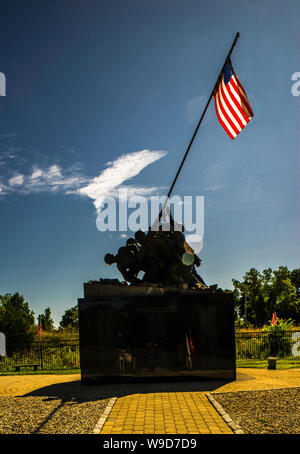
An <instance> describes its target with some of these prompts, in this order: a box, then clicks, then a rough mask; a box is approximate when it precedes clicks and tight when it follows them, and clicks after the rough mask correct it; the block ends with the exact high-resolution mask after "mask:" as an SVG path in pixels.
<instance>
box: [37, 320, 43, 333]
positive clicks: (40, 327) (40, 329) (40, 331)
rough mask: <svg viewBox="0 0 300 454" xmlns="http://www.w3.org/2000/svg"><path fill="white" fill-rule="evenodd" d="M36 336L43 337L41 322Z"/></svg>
mask: <svg viewBox="0 0 300 454" xmlns="http://www.w3.org/2000/svg"><path fill="white" fill-rule="evenodd" d="M37 333H38V336H42V335H43V327H42V324H41V322H40V323H39V329H38V332H37Z"/></svg>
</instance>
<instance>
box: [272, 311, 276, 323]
mask: <svg viewBox="0 0 300 454" xmlns="http://www.w3.org/2000/svg"><path fill="white" fill-rule="evenodd" d="M272 325H273V326H275V325H277V314H276V312H274V313H273V315H272Z"/></svg>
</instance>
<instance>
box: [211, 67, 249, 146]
mask: <svg viewBox="0 0 300 454" xmlns="http://www.w3.org/2000/svg"><path fill="white" fill-rule="evenodd" d="M214 98H215V107H216V113H217V117H218V120H219V122H220V123H221V125H222V126H223V128H224V129H225V131H226V132H227V134H228V135H229V137H230V138H231V139H234V138H235V137H236V136H237V135H238V134H239V133H240V132H241V130H242V129H243V128H244V127H245V126H246V124H247V123H249V121H250V120H251V118H252V117H253V112H252V109H251V106H250V103H249V101H248V98H247V95H246V92H245V90H244V89H243V86H242V84H241V82H240V81H239V78H238V76H237V75H236V74H235V72H234V70H233V68H232V65H231V61H230V60H228V61H227V62H226V64H225V68H224V71H223V73H222V74H221V76H220V78H219V80H218V82H217V84H216V88H215V91H214Z"/></svg>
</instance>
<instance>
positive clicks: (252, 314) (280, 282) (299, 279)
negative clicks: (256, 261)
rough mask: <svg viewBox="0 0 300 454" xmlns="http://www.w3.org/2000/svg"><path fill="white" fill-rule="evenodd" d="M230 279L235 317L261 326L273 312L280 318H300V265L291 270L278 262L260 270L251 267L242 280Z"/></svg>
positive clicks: (297, 319)
mask: <svg viewBox="0 0 300 454" xmlns="http://www.w3.org/2000/svg"><path fill="white" fill-rule="evenodd" d="M232 283H233V286H234V295H235V309H236V315H237V317H238V318H240V319H242V320H245V321H247V322H248V323H250V324H252V325H254V326H257V327H261V326H263V325H264V324H267V323H268V321H269V320H271V318H272V314H273V312H276V313H277V316H278V317H280V318H281V319H288V318H291V319H293V320H295V322H297V323H299V322H300V292H299V290H300V269H296V270H293V271H290V270H289V269H288V268H287V267H286V266H280V267H279V268H278V270H274V271H273V270H272V269H271V268H267V269H265V270H263V271H262V272H261V273H260V272H259V271H257V269H255V268H251V269H250V270H249V271H248V272H247V273H246V274H245V276H244V277H243V281H242V282H239V281H237V280H235V279H233V280H232Z"/></svg>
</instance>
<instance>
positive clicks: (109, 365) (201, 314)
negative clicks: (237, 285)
mask: <svg viewBox="0 0 300 454" xmlns="http://www.w3.org/2000/svg"><path fill="white" fill-rule="evenodd" d="M78 306H79V326H80V328H79V329H80V362H81V380H82V383H83V384H91V383H126V382H131V383H132V382H137V381H143V382H144V381H157V382H159V381H174V380H176V381H178V380H179V381H182V380H199V379H202V378H203V379H221V380H235V378H236V366H235V336H234V314H233V298H232V295H231V294H230V293H224V292H222V291H216V292H213V291H210V290H203V291H200V290H179V289H177V288H173V287H161V288H159V287H150V286H149V287H145V286H121V285H107V284H100V283H97V282H96V283H88V284H84V298H81V299H79V300H78Z"/></svg>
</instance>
